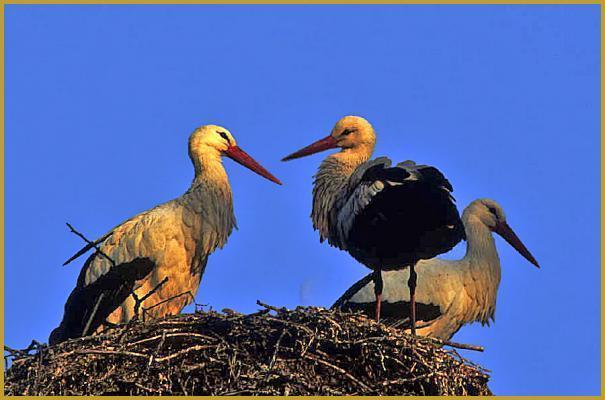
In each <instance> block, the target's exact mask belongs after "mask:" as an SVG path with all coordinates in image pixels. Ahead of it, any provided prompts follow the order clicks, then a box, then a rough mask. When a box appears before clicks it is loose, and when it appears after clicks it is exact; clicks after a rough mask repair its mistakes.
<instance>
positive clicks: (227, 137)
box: [216, 131, 231, 144]
mask: <svg viewBox="0 0 605 400" xmlns="http://www.w3.org/2000/svg"><path fill="white" fill-rule="evenodd" d="M216 133H218V134H219V135H221V137H222V138H223V139H225V140H226V141H227V143H229V144H231V140H229V136H227V134H226V133H225V132H221V131H216Z"/></svg>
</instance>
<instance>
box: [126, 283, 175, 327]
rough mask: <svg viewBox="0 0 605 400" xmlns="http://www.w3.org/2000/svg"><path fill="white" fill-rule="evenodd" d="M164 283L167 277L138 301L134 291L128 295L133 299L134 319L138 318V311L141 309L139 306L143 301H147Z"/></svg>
mask: <svg viewBox="0 0 605 400" xmlns="http://www.w3.org/2000/svg"><path fill="white" fill-rule="evenodd" d="M166 282H168V277H165V278H164V279H162V281H161V282H160V283H158V284H157V285H156V286H155V287H154V288H153V289H151V290H150V291H149V292H147V294H145V296H143V297H141V298H140V299H139V297H138V296H137V295H136V293H135V292H134V290H133V291H132V292H130V294H131V295H132V297H133V298H134V315H135V317H138V316H139V309H140V308H141V304H142V303H143V302H144V301H145V300H147V299H148V298H149V297H150V296H151V295H153V294H154V293H155V292H157V291H158V290H159V289H160V288H161V287H162V286H163V285H164V284H165V283H166Z"/></svg>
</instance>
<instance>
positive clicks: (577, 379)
mask: <svg viewBox="0 0 605 400" xmlns="http://www.w3.org/2000/svg"><path fill="white" fill-rule="evenodd" d="M599 28H600V26H599V8H598V6H596V5H592V6H15V5H12V6H6V134H5V149H6V177H5V179H6V180H5V185H6V186H5V191H6V226H5V232H6V237H5V245H6V259H5V262H6V264H5V277H6V287H5V300H6V302H5V340H6V343H7V344H8V345H10V346H12V347H24V346H26V345H27V344H28V343H29V342H30V341H31V339H34V338H35V339H37V340H42V341H46V339H47V336H48V333H49V332H50V330H51V329H52V328H54V327H55V326H56V325H57V324H58V322H59V320H60V318H61V315H62V311H63V304H64V302H65V300H66V298H67V296H68V294H69V292H70V290H71V289H72V288H73V286H74V284H75V280H76V277H77V274H78V272H79V266H80V265H81V263H80V264H78V263H75V264H73V265H71V266H69V267H62V266H61V264H62V263H63V261H65V260H66V259H67V258H68V257H69V256H71V255H72V254H73V253H74V252H75V251H76V250H77V249H79V248H80V246H81V245H82V243H81V240H80V239H79V238H77V237H76V236H74V235H72V234H70V233H69V232H68V230H67V228H66V227H65V222H66V221H68V222H71V223H72V224H74V225H75V227H76V228H78V229H79V230H81V231H82V232H84V233H86V234H87V235H88V236H89V237H97V236H99V235H101V234H103V233H104V232H106V231H107V230H108V229H109V228H111V227H112V226H114V225H116V224H117V223H119V222H120V221H123V220H124V219H126V218H128V217H130V216H132V215H134V214H136V213H138V212H140V211H143V210H145V209H148V208H150V207H152V206H154V205H156V204H158V203H160V202H164V201H166V200H169V199H171V198H174V197H176V196H179V195H180V194H181V193H183V192H184V191H185V190H186V189H187V187H188V185H189V183H190V181H191V178H192V173H193V170H192V166H191V164H190V161H189V159H188V156H187V144H186V143H187V137H188V135H189V134H190V132H191V131H192V130H193V129H194V128H195V127H196V126H198V125H202V124H207V123H216V124H220V125H224V126H226V127H227V128H228V129H230V130H231V132H232V133H233V134H234V136H235V137H236V139H237V140H238V142H239V144H240V145H241V147H242V148H244V149H246V151H248V152H249V153H250V154H251V155H253V156H254V157H255V158H256V159H258V160H259V161H260V162H261V163H262V164H263V165H265V166H266V167H267V168H268V169H269V170H270V171H272V172H273V173H274V174H275V175H276V176H277V177H279V178H280V179H281V180H282V181H283V182H284V186H283V187H278V186H277V185H274V184H272V183H270V182H268V181H265V180H263V179H262V178H260V177H258V176H257V175H254V174H253V173H251V172H250V171H248V170H246V169H244V168H242V167H241V166H239V165H237V164H235V163H234V162H232V161H230V160H227V161H225V165H226V169H227V171H228V173H229V176H230V180H231V184H232V187H233V191H234V201H235V211H236V215H237V218H238V223H239V227H240V229H239V231H236V232H235V233H234V234H233V235H232V236H231V238H230V241H229V243H228V245H227V246H226V248H225V249H223V250H221V251H217V252H216V253H215V254H213V255H212V256H211V258H210V261H209V264H208V268H207V270H206V274H205V275H204V278H203V281H202V286H201V288H200V290H199V293H198V296H197V301H198V302H199V303H203V304H208V305H211V306H212V307H213V308H215V309H219V310H220V309H222V308H225V307H229V308H232V309H236V310H238V311H242V312H252V311H254V310H256V308H257V306H256V305H255V301H256V300H257V299H260V300H263V301H265V302H267V303H270V304H275V305H283V306H287V307H295V306H297V305H321V306H329V305H331V304H332V302H333V301H334V300H335V299H336V298H338V297H339V296H340V294H341V293H342V292H343V291H344V290H345V289H346V288H348V287H349V286H350V285H351V284H352V283H354V282H355V281H356V280H357V279H359V278H360V277H362V276H364V275H365V274H366V273H367V272H368V271H367V270H366V269H365V268H364V267H363V266H361V265H359V264H358V263H357V262H355V260H353V259H352V258H351V257H350V256H349V255H348V254H346V253H344V252H341V251H338V250H336V249H333V248H330V247H329V246H327V245H326V244H320V243H319V240H318V235H317V233H316V232H314V231H313V229H312V226H311V221H310V219H309V213H310V208H311V183H312V180H311V176H312V175H313V173H314V172H315V170H316V169H317V167H318V164H319V162H320V160H321V159H322V157H323V156H325V155H323V156H314V157H309V158H305V159H303V160H298V161H295V162H291V163H287V164H286V163H281V162H280V161H279V160H280V159H281V157H283V156H284V155H286V154H289V153H290V152H292V151H294V150H296V149H298V148H300V147H302V146H303V145H306V144H308V143H310V142H311V141H313V140H315V139H318V138H320V137H323V136H325V135H326V134H328V133H329V131H330V129H331V128H332V125H333V124H334V122H336V120H337V119H338V118H340V117H341V116H344V115H347V114H358V115H362V116H365V117H366V118H368V119H369V120H370V121H371V122H372V123H373V124H374V126H375V128H376V130H377V133H378V144H377V147H376V151H375V155H387V156H389V157H391V158H392V159H394V160H396V161H402V160H406V159H413V160H416V161H418V162H422V163H430V164H433V165H435V166H437V167H439V168H440V169H441V170H442V171H443V172H445V173H446V175H447V176H448V177H449V179H450V180H451V182H452V183H453V185H454V188H455V192H454V194H455V196H456V198H457V201H458V204H459V206H460V209H462V208H464V206H466V205H467V204H468V203H469V202H470V201H472V200H473V199H475V198H478V197H490V198H493V199H495V200H497V201H498V202H499V203H500V204H501V205H502V206H503V208H504V210H505V212H506V213H507V216H508V220H509V223H510V225H511V226H512V227H513V228H514V229H515V231H516V232H517V233H518V234H519V236H520V237H521V238H522V239H523V240H524V242H525V244H526V245H527V246H528V248H529V249H530V250H531V251H532V253H533V254H534V255H535V256H536V258H537V259H538V260H539V262H540V264H541V265H542V269H541V270H537V269H536V268H534V267H532V266H531V265H530V264H529V263H528V262H526V261H525V260H524V259H523V258H522V257H521V256H519V255H518V254H517V253H516V252H515V251H514V250H513V249H512V248H511V247H509V246H508V245H507V244H506V243H505V242H504V241H503V240H502V239H500V238H498V239H496V241H497V246H498V249H499V252H500V257H501V261H502V269H503V272H502V283H501V286H500V291H499V295H498V307H497V312H496V323H495V324H494V325H493V326H491V327H489V328H488V327H481V326H480V325H472V326H469V327H465V328H463V329H462V330H461V331H460V332H459V334H458V335H457V336H455V340H457V341H460V342H468V343H474V344H481V345H484V346H485V347H486V349H487V350H486V352H485V353H483V354H479V353H473V352H470V353H468V354H466V353H465V355H466V356H468V357H469V358H470V359H472V360H474V361H476V362H479V363H480V364H482V365H483V366H485V367H486V368H488V369H490V370H491V371H492V380H491V385H490V386H491V388H492V390H493V391H494V392H495V393H496V394H507V395H520V394H550V395H568V394H584V395H587V394H592V395H596V394H598V393H599V387H600V383H599V376H600V366H599V354H600V346H599V338H600V336H599V326H600V306H599V293H600V292H599V282H600V272H599V237H600V235H599V216H600V210H599V191H598V188H599V182H600V177H599V145H600V141H599V140H600V139H599V109H600V99H599V83H600V81H599V68H600V64H599V46H600V43H599V38H598V34H599ZM463 251H464V244H461V245H459V246H458V247H457V248H456V249H454V251H453V252H452V253H450V254H448V255H447V257H459V256H461V255H462V254H463Z"/></svg>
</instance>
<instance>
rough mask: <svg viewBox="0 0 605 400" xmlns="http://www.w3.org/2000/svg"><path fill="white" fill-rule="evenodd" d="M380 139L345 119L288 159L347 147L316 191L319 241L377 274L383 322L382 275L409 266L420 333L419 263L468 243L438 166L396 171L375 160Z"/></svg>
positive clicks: (363, 124) (324, 166)
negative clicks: (374, 153) (417, 288)
mask: <svg viewBox="0 0 605 400" xmlns="http://www.w3.org/2000/svg"><path fill="white" fill-rule="evenodd" d="M375 143H376V135H375V133H374V128H373V127H372V125H370V123H369V122H368V121H366V120H365V119H364V118H361V117H355V116H347V117H344V118H342V119H341V120H339V121H338V122H337V123H336V125H335V126H334V128H333V129H332V132H331V134H330V135H329V136H327V137H326V138H324V139H321V140H319V141H317V142H315V143H313V144H311V145H309V146H307V147H305V148H303V149H301V150H299V151H297V152H295V153H293V154H290V155H289V156H287V157H285V158H284V159H283V161H287V160H291V159H294V158H299V157H303V156H307V155H310V154H313V153H317V152H319V151H322V150H327V149H332V148H337V147H338V148H340V149H341V151H340V152H338V153H334V154H331V155H329V156H328V157H327V158H326V159H325V160H324V161H323V162H322V163H321V165H320V167H319V171H318V172H317V175H316V176H315V183H314V188H313V211H312V213H311V218H312V220H313V226H314V228H315V229H317V230H319V233H320V240H321V241H323V240H324V239H327V240H328V243H329V244H330V245H332V246H335V247H337V248H339V249H341V250H346V251H348V252H349V254H351V255H352V256H353V257H354V258H355V259H356V260H357V261H359V262H360V263H362V264H363V265H365V266H366V267H368V268H370V269H372V270H374V274H373V280H374V283H375V285H374V290H375V295H376V298H377V299H378V301H377V302H376V303H375V304H376V313H375V315H376V319H377V320H380V305H381V301H380V299H381V295H382V290H383V283H382V271H388V270H393V269H401V268H404V267H407V266H409V268H410V274H409V279H408V286H409V290H410V313H411V320H412V332H415V331H414V328H415V288H416V274H415V272H414V265H415V264H416V262H418V261H419V260H422V259H427V258H433V257H435V256H436V255H438V254H441V253H444V252H446V251H449V250H450V249H451V248H452V247H454V246H455V245H456V244H457V243H458V242H459V241H460V240H461V239H462V238H463V237H464V227H463V226H462V222H461V221H460V216H459V215H458V210H457V209H456V205H455V204H454V201H453V198H452V196H451V191H452V187H451V185H450V183H449V182H448V181H447V179H445V177H444V176H443V174H442V173H441V172H439V170H437V169H436V168H434V167H430V166H426V165H415V164H414V163H413V162H411V161H407V162H404V163H400V164H397V165H396V166H395V167H391V161H390V160H389V159H388V158H386V157H380V158H377V159H375V160H372V161H368V160H369V159H370V156H371V155H372V152H373V151H374V145H375Z"/></svg>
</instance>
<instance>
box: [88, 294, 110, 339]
mask: <svg viewBox="0 0 605 400" xmlns="http://www.w3.org/2000/svg"><path fill="white" fill-rule="evenodd" d="M103 297H105V292H101V295H100V296H99V297H98V298H97V302H96V303H95V306H94V307H93V309H92V313H91V314H90V317H88V322H86V326H85V327H84V330H83V331H82V336H86V334H87V333H88V329H90V325H91V324H92V320H93V318H94V317H95V314H96V313H97V310H98V309H99V305H100V304H101V300H103Z"/></svg>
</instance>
